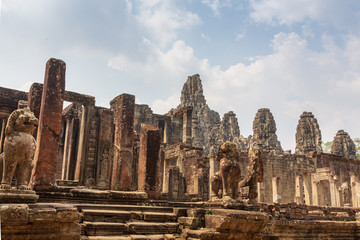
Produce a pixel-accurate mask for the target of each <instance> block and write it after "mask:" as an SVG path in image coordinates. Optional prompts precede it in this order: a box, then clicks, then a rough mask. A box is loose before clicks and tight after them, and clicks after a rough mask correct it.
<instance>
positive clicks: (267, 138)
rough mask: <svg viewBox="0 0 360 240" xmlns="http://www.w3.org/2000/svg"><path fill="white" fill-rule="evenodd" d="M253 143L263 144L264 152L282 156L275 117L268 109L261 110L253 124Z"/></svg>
mask: <svg viewBox="0 0 360 240" xmlns="http://www.w3.org/2000/svg"><path fill="white" fill-rule="evenodd" d="M253 132H254V135H253V137H252V140H251V142H256V143H257V144H261V145H262V147H263V149H264V150H269V151H270V152H271V153H274V154H282V153H283V149H282V147H281V144H280V141H278V138H277V135H276V124H275V120H274V117H273V115H272V113H271V112H270V110H269V109H268V108H260V109H259V110H258V112H257V113H256V115H255V119H254V122H253Z"/></svg>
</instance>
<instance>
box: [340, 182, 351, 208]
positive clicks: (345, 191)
mask: <svg viewBox="0 0 360 240" xmlns="http://www.w3.org/2000/svg"><path fill="white" fill-rule="evenodd" d="M341 194H342V197H343V201H344V205H350V204H351V191H350V187H349V184H348V183H347V182H343V183H342V184H341Z"/></svg>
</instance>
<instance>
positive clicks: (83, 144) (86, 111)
mask: <svg viewBox="0 0 360 240" xmlns="http://www.w3.org/2000/svg"><path fill="white" fill-rule="evenodd" d="M93 109H94V106H93V105H88V104H85V105H83V109H82V115H81V122H80V133H79V142H78V152H77V156H76V167H75V174H74V180H78V181H79V185H85V184H86V182H85V181H86V179H85V165H86V158H87V153H88V145H89V139H90V129H91V122H90V121H91V114H92V111H93Z"/></svg>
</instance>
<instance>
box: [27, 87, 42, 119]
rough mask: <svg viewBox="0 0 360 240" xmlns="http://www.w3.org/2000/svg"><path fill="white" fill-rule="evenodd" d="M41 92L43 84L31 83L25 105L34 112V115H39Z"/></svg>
mask: <svg viewBox="0 0 360 240" xmlns="http://www.w3.org/2000/svg"><path fill="white" fill-rule="evenodd" d="M42 92H43V84H41V83H33V84H32V85H31V87H30V91H29V94H28V102H27V105H28V107H29V108H30V110H31V111H32V112H33V113H34V115H35V117H37V118H39V117H40V108H41V96H42Z"/></svg>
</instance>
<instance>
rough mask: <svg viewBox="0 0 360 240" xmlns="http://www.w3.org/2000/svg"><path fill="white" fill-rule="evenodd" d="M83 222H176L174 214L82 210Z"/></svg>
mask: <svg viewBox="0 0 360 240" xmlns="http://www.w3.org/2000/svg"><path fill="white" fill-rule="evenodd" d="M81 212H82V215H83V218H82V219H83V221H84V222H85V221H87V222H115V223H124V222H127V221H129V220H144V221H147V222H175V221H176V215H175V214H174V213H163V212H159V213H157V212H141V211H131V210H130V211H125V210H124V211H123V210H120V211H119V210H102V209H100V210H98V209H82V211H81Z"/></svg>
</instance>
